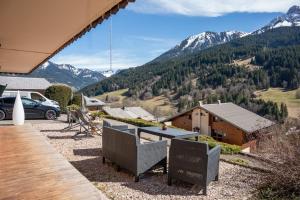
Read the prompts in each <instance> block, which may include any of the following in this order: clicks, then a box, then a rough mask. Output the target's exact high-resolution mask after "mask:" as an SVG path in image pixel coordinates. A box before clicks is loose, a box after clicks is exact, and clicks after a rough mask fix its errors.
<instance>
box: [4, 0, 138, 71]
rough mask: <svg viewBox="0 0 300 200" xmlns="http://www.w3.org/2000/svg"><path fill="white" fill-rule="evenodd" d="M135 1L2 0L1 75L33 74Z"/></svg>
mask: <svg viewBox="0 0 300 200" xmlns="http://www.w3.org/2000/svg"><path fill="white" fill-rule="evenodd" d="M129 1H134V0H26V1H20V0H1V1H0V27H1V31H0V72H8V73H30V72H31V71H32V70H34V69H35V68H37V67H38V66H39V65H40V64H42V63H44V62H45V61H46V60H48V59H49V58H50V57H52V56H53V55H54V54H56V53H57V52H58V51H60V50H61V49H62V48H64V47H65V46H67V45H68V44H70V43H71V42H73V41H74V40H76V39H77V38H79V37H80V36H82V35H83V34H84V33H86V32H87V31H89V30H90V29H91V28H93V27H95V26H96V25H97V24H99V23H101V22H102V21H103V20H105V19H107V18H108V17H109V16H110V15H111V14H115V13H116V12H118V10H119V9H120V8H124V7H125V6H126V5H127V3H128V2H129Z"/></svg>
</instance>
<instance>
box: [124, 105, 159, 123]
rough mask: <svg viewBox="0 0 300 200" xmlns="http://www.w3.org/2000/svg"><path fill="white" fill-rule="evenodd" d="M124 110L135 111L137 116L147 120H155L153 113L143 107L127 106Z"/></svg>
mask: <svg viewBox="0 0 300 200" xmlns="http://www.w3.org/2000/svg"><path fill="white" fill-rule="evenodd" d="M124 110H125V111H129V113H134V114H135V115H136V116H137V117H136V118H141V119H144V120H147V121H154V120H155V118H154V116H153V115H152V114H151V113H149V112H148V111H146V110H144V109H143V108H141V107H125V108H124Z"/></svg>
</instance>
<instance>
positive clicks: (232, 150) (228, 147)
mask: <svg viewBox="0 0 300 200" xmlns="http://www.w3.org/2000/svg"><path fill="white" fill-rule="evenodd" d="M199 141H201V142H207V144H208V146H209V147H210V148H213V147H215V146H217V145H220V146H221V153H222V154H236V153H239V152H241V147H240V146H238V145H233V144H227V143H224V142H219V141H217V140H215V139H213V138H212V137H210V136H207V135H200V137H199Z"/></svg>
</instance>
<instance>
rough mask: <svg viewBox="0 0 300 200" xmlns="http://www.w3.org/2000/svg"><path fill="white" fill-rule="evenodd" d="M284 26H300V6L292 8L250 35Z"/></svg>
mask: <svg viewBox="0 0 300 200" xmlns="http://www.w3.org/2000/svg"><path fill="white" fill-rule="evenodd" d="M286 26H289V27H291V26H300V6H292V7H291V8H290V9H289V10H288V12H287V13H286V14H284V15H281V16H279V17H276V18H275V19H273V20H272V21H271V22H270V23H269V24H267V25H266V26H264V27H262V28H261V29H258V30H256V31H254V32H253V33H252V34H259V33H263V32H265V31H267V30H270V29H274V28H279V27H286Z"/></svg>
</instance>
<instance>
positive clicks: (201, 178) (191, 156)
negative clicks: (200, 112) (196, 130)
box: [168, 139, 221, 195]
mask: <svg viewBox="0 0 300 200" xmlns="http://www.w3.org/2000/svg"><path fill="white" fill-rule="evenodd" d="M220 152H221V147H220V146H216V147H214V148H213V149H209V147H208V145H207V144H206V143H200V142H195V141H190V140H183V139H172V140H171V146H170V151H169V170H168V185H171V184H172V179H178V180H182V181H185V182H188V183H192V184H198V185H200V186H202V187H203V194H204V195H206V194H207V186H208V185H209V183H210V182H211V181H212V180H215V181H217V180H218V178H219V158H220Z"/></svg>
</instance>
